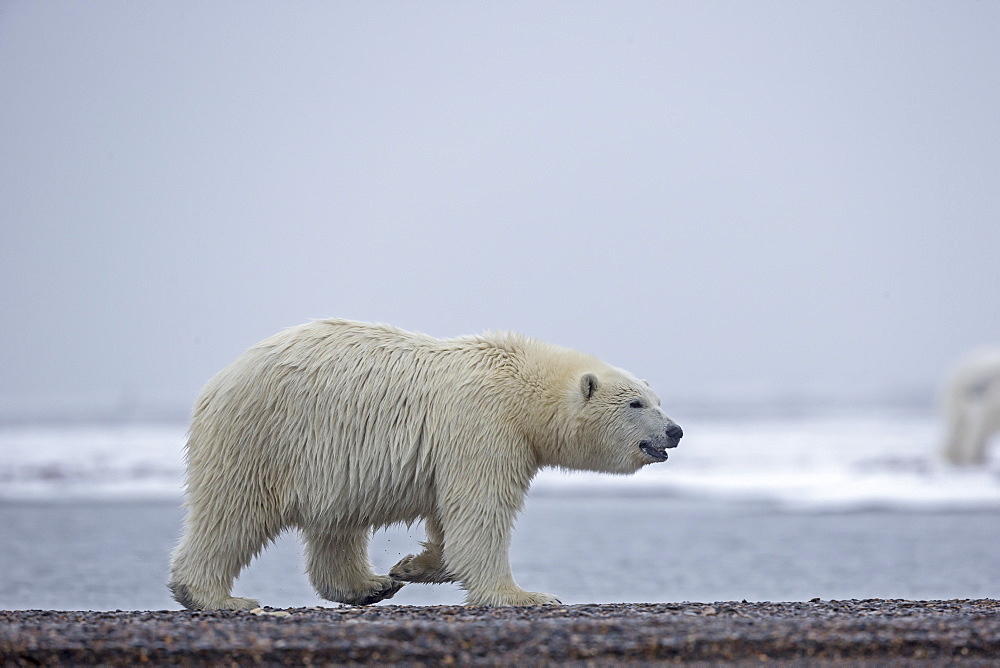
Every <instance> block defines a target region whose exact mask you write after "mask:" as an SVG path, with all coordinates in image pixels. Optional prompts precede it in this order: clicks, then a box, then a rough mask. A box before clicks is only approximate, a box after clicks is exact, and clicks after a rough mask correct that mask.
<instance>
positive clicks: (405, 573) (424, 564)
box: [389, 552, 455, 584]
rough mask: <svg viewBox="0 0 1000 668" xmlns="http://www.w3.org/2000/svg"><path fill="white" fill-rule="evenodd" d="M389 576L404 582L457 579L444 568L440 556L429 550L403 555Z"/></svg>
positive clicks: (439, 582) (437, 582) (436, 581)
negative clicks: (430, 552)
mask: <svg viewBox="0 0 1000 668" xmlns="http://www.w3.org/2000/svg"><path fill="white" fill-rule="evenodd" d="M389 576H390V577H392V578H394V579H396V580H402V581H404V582H423V583H428V584H441V583H444V582H454V581H455V578H454V577H452V576H451V575H450V574H449V573H448V571H446V570H445V569H444V564H442V563H441V559H440V557H438V556H436V555H434V554H429V553H428V552H423V553H421V554H417V555H414V554H409V555H407V556H405V557H403V558H402V559H400V560H399V563H398V564H396V565H395V566H393V567H392V569H391V570H390V571H389Z"/></svg>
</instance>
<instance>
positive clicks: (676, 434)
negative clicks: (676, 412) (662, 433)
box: [667, 422, 684, 448]
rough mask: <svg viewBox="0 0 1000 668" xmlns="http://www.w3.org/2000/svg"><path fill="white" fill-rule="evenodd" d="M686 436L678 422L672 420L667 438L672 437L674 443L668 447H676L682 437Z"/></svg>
mask: <svg viewBox="0 0 1000 668" xmlns="http://www.w3.org/2000/svg"><path fill="white" fill-rule="evenodd" d="M683 436H684V430H683V429H681V426H680V425H679V424H677V423H676V422H671V423H670V425H669V426H668V427H667V438H669V439H672V440H673V442H674V444H673V445H668V446H667V447H668V448H676V447H677V444H678V443H680V441H681V438H683Z"/></svg>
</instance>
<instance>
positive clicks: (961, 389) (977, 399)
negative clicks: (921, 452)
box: [944, 350, 1000, 465]
mask: <svg viewBox="0 0 1000 668" xmlns="http://www.w3.org/2000/svg"><path fill="white" fill-rule="evenodd" d="M944 407H945V414H946V417H947V420H948V436H947V440H946V441H945V447H944V455H945V458H946V459H948V461H950V462H952V463H953V464H961V465H969V464H982V463H983V462H984V461H985V460H986V448H987V445H988V444H989V441H990V438H991V437H992V436H993V435H995V434H997V433H998V432H1000V350H983V351H980V352H977V353H974V354H972V355H970V356H969V357H968V358H966V359H965V360H963V361H962V362H961V363H960V364H959V365H958V367H957V368H956V369H955V371H954V373H953V374H952V376H951V378H950V379H949V381H948V383H947V385H946V387H945V392H944Z"/></svg>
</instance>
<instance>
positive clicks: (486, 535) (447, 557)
mask: <svg viewBox="0 0 1000 668" xmlns="http://www.w3.org/2000/svg"><path fill="white" fill-rule="evenodd" d="M465 492H466V494H470V495H473V496H475V497H479V498H465V499H463V502H462V503H459V504H453V505H451V508H450V509H449V510H447V511H445V512H444V513H443V514H442V518H441V519H442V525H443V529H444V536H445V544H444V563H445V566H446V568H447V570H448V572H450V573H453V574H454V575H455V579H457V580H459V581H460V582H461V583H462V587H463V588H464V589H465V590H466V591H467V592H468V594H466V597H465V604H466V605H496V606H499V605H557V604H559V603H560V601H559V599H557V598H556V597H555V596H552V595H550V594H543V593H540V592H532V591H526V590H524V589H521V587H519V586H518V585H517V583H516V582H514V576H513V575H512V574H511V571H510V557H509V554H508V553H509V551H510V532H511V527H512V526H513V523H514V516H515V515H516V514H517V509H518V507H511V506H510V505H508V504H505V503H503V501H502V500H500V499H497V498H490V496H492V495H485V496H486V498H482V497H483V496H484V495H483V492H482V490H479V491H478V492H473V491H472V490H469V489H466V490H465Z"/></svg>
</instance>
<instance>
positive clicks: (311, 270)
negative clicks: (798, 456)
mask: <svg viewBox="0 0 1000 668" xmlns="http://www.w3.org/2000/svg"><path fill="white" fill-rule="evenodd" d="M998 35H1000V3H998V2H943V1H939V2H920V1H916V0H913V1H907V2H873V1H871V0H863V1H857V2H851V1H849V0H836V1H835V2H798V1H795V2H767V1H760V2H735V1H733V2H710V1H707V2H706V1H701V0H699V1H673V2H671V1H662V2H629V1H627V0H615V1H608V2H570V1H566V2H546V1H541V2H539V1H537V0H533V1H531V2H412V3H411V2H314V3H306V2H281V3H279V2H272V3H266V2H255V3H245V2H203V1H201V0H199V1H197V2H157V3H154V2H142V3H139V2H124V1H123V2H78V3H76V2H75V3H68V2H3V3H2V4H0V96H2V97H0V225H2V236H0V291H2V310H0V401H2V403H0V417H8V418H9V417H12V416H14V417H17V416H23V415H28V414H31V415H35V416H41V415H45V414H60V413H63V414H65V413H67V412H71V413H75V414H78V415H81V414H84V415H85V414H92V415H98V414H102V412H107V411H108V410H109V407H110V408H114V407H116V406H124V407H131V408H132V409H135V410H138V411H139V412H140V413H142V412H143V411H150V410H153V409H155V410H160V409H170V410H174V409H176V410H179V411H180V414H181V415H183V413H184V411H186V410H187V407H188V406H190V404H191V403H192V402H193V400H194V397H195V395H196V394H197V392H198V389H199V388H200V387H201V385H202V384H203V383H204V382H205V381H206V380H207V379H208V378H209V377H211V376H212V375H213V374H214V373H215V372H216V371H218V370H219V369H220V368H221V367H222V366H224V365H225V364H227V363H228V362H230V361H231V360H232V359H233V358H235V357H236V355H238V354H239V353H240V352H241V351H242V350H244V349H245V348H246V347H248V346H249V345H251V344H253V343H255V342H256V341H258V340H260V339H262V338H264V337H265V336H268V335H270V334H272V333H274V332H275V331H277V330H279V329H281V328H283V327H286V326H289V325H293V324H297V323H300V322H303V321H305V320H307V319H310V318H317V317H327V316H342V317H348V318H354V319H360V320H370V321H380V322H388V323H391V324H395V325H399V326H401V327H404V328H407V329H413V330H419V331H424V332H427V333H429V334H434V335H439V336H451V335H457V334H466V333H474V332H480V331H483V330H486V329H513V330H519V331H523V332H525V333H527V334H530V335H533V336H537V337H539V338H542V339H545V340H549V341H552V342H555V343H560V344H563V345H568V346H572V347H576V348H580V349H583V350H586V351H588V352H592V353H595V354H597V355H599V356H601V357H603V358H605V359H606V360H607V361H609V362H611V363H612V364H615V365H618V366H622V367H625V368H628V369H630V370H631V371H633V372H635V373H636V374H638V375H640V376H642V377H644V378H647V379H649V380H650V382H651V383H653V385H654V387H655V388H656V389H657V390H658V391H659V393H660V394H661V395H662V396H663V397H664V400H665V404H667V408H668V412H669V410H670V409H669V404H670V402H671V401H673V402H677V404H678V405H682V404H684V402H690V401H692V400H693V399H697V400H699V401H703V402H705V401H707V402H708V403H709V404H712V403H713V402H718V405H719V406H722V405H724V404H727V403H731V402H734V401H736V402H739V401H747V400H771V399H788V398H797V397H798V398H801V397H817V398H831V399H838V398H841V399H852V400H859V399H860V400H867V399H870V400H873V401H875V400H882V399H885V398H886V397H896V396H910V395H914V396H922V397H931V396H933V393H934V392H935V391H936V388H937V385H938V383H939V381H940V379H941V376H942V375H943V374H944V373H945V371H946V369H947V368H948V366H949V365H950V364H952V362H953V361H954V360H955V358H956V357H958V356H960V355H962V354H963V353H965V352H967V351H968V350H969V349H971V348H974V347H977V346H981V345H984V344H990V343H993V344H1000V294H998V293H1000V122H998V120H997V119H1000V39H998ZM153 412H155V411H153Z"/></svg>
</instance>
